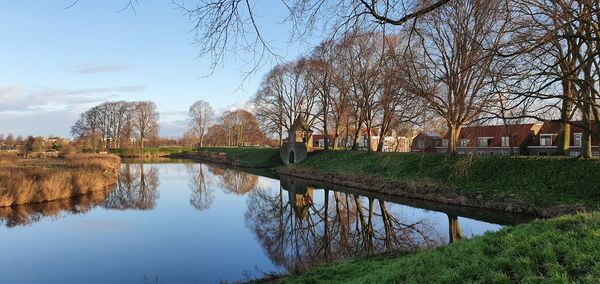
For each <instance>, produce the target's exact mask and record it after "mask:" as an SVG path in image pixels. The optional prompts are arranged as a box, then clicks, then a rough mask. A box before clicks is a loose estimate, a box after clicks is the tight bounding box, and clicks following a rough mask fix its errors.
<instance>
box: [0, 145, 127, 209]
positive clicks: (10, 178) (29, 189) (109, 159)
mask: <svg viewBox="0 0 600 284" xmlns="http://www.w3.org/2000/svg"><path fill="white" fill-rule="evenodd" d="M119 163H120V160H119V158H118V157H116V156H112V155H87V154H73V155H68V156H66V157H65V158H64V159H62V160H61V159H50V160H21V159H17V160H15V161H14V162H13V163H11V164H0V207H6V206H14V205H20V204H27V203H40V202H47V201H52V200H59V199H66V198H71V197H73V196H79V195H85V194H89V193H91V192H94V191H99V190H105V189H107V188H110V187H112V186H114V185H115V184H116V183H117V174H118V170H119Z"/></svg>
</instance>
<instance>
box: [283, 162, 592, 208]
mask: <svg viewBox="0 0 600 284" xmlns="http://www.w3.org/2000/svg"><path fill="white" fill-rule="evenodd" d="M276 171H277V172H278V173H279V174H284V175H290V176H296V177H302V178H310V179H315V180H323V181H329V182H333V183H337V184H340V185H343V186H348V187H354V188H359V189H362V190H367V191H375V192H381V193H385V194H392V195H397V196H402V197H409V198H419V199H424V200H431V201H436V202H441V203H447V204H454V205H461V206H469V207H477V208H487V209H493V210H502V211H507V212H511V213H517V214H528V215H534V216H538V217H553V216H559V215H563V214H568V213H574V212H580V211H584V210H588V211H591V210H597V209H598V206H599V205H598V204H600V175H598V174H597V173H598V172H600V161H598V160H580V159H572V158H557V157H498V156H495V157H489V156H488V157H472V156H471V157H466V156H458V157H446V156H441V155H429V154H412V153H372V154H369V153H365V152H338V151H327V152H325V151H322V152H316V153H312V154H311V155H309V157H308V158H307V159H306V160H304V161H302V162H301V163H299V164H296V165H293V166H290V167H278V168H276Z"/></svg>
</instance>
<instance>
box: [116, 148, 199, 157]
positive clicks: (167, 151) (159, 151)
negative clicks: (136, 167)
mask: <svg viewBox="0 0 600 284" xmlns="http://www.w3.org/2000/svg"><path fill="white" fill-rule="evenodd" d="M191 150H192V148H189V147H145V148H142V149H140V148H132V149H125V148H115V149H110V150H109V151H108V152H109V153H111V154H115V155H119V156H122V157H123V156H144V155H149V156H154V157H159V156H168V155H171V154H177V153H183V152H186V151H191Z"/></svg>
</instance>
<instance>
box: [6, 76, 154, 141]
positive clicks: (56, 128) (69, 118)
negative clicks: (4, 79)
mask: <svg viewBox="0 0 600 284" xmlns="http://www.w3.org/2000/svg"><path fill="white" fill-rule="evenodd" d="M145 89H146V88H145V87H144V86H117V87H108V88H107V87H104V88H82V89H55V88H48V87H25V86H20V85H8V86H0V121H2V123H1V124H0V133H8V132H12V133H14V134H15V135H48V134H55V135H61V136H69V132H70V128H71V126H72V125H73V123H74V122H75V120H76V119H77V117H78V116H79V114H80V113H81V112H83V111H85V110H87V109H88V108H89V107H91V106H92V105H95V104H99V103H101V102H104V101H107V100H111V99H112V100H115V99H118V98H119V97H120V95H123V94H124V93H134V92H141V91H143V90H145Z"/></svg>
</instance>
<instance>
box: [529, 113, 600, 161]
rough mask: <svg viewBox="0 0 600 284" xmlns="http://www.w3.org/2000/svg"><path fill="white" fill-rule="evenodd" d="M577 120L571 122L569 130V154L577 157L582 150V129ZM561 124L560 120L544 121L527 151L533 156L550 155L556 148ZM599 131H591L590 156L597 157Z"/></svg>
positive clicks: (599, 150) (599, 152)
mask: <svg viewBox="0 0 600 284" xmlns="http://www.w3.org/2000/svg"><path fill="white" fill-rule="evenodd" d="M578 123H579V122H577V121H575V122H572V125H571V132H570V136H571V139H570V144H569V150H568V153H566V154H567V155H569V156H572V157H577V156H579V155H580V154H581V151H582V147H581V146H582V137H583V130H582V129H581V127H579V126H577V124H578ZM561 130H562V124H561V123H560V122H546V123H544V125H543V126H542V127H541V129H540V131H539V133H538V134H537V135H536V136H535V137H534V140H533V141H532V143H531V144H530V145H529V146H528V149H529V153H530V154H531V155H534V156H545V155H552V154H554V153H556V152H557V150H558V141H559V139H558V138H559V133H561ZM598 135H599V133H598V131H597V130H596V129H594V130H593V131H592V145H593V146H592V156H595V157H598V156H599V154H600V149H599V147H598V141H599V137H598Z"/></svg>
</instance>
